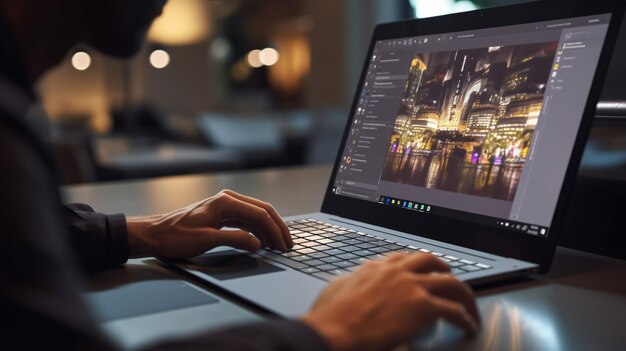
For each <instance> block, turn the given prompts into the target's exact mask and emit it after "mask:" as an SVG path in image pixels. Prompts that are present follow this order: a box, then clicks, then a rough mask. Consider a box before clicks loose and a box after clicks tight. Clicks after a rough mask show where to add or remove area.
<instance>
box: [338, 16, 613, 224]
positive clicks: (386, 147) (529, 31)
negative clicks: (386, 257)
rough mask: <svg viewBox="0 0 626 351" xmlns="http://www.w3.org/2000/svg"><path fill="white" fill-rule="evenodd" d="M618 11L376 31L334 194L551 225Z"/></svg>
mask: <svg viewBox="0 0 626 351" xmlns="http://www.w3.org/2000/svg"><path fill="white" fill-rule="evenodd" d="M609 18H610V16H609V15H598V16H591V17H583V18H573V19H566V20H560V21H553V22H542V23H534V24H526V25H517V26H510V27H501V28H489V29H482V30H475V31H469V32H462V33H447V34H439V35H431V36H423V37H413V38H398V39H391V40H384V41H378V42H377V43H376V45H375V48H374V51H373V52H372V55H371V58H370V62H369V66H368V67H366V72H365V77H364V80H363V83H362V89H361V92H360V95H359V99H358V101H357V106H356V107H355V111H354V116H353V119H352V126H351V129H350V130H349V135H348V139H347V141H346V144H345V147H344V150H343V155H342V162H341V163H340V165H339V169H338V173H337V174H336V177H335V183H334V192H335V194H337V195H341V196H349V197H354V198H359V199H364V200H369V201H377V202H380V197H381V196H382V195H385V196H386V197H389V198H390V199H396V198H408V199H410V200H408V202H407V205H408V203H411V202H413V204H415V202H416V200H418V201H419V203H428V204H430V206H432V208H433V209H435V208H436V209H438V210H437V211H436V215H445V216H450V217H455V218H459V219H464V220H468V221H473V222H477V223H481V224H485V225H491V226H499V227H502V228H506V229H509V230H515V231H522V232H525V233H528V234H531V235H540V236H546V235H547V233H548V227H549V225H550V223H551V221H552V216H553V213H554V208H555V206H556V201H557V199H558V195H559V192H560V188H561V185H562V182H563V177H564V174H565V170H566V167H567V163H568V161H569V156H570V153H571V150H572V147H573V143H574V140H575V135H576V133H577V131H578V126H579V122H580V118H582V111H583V109H584V105H585V102H586V97H587V94H588V91H589V89H590V85H591V81H592V78H593V73H594V71H595V67H596V65H597V60H598V58H599V53H600V49H601V47H602V44H603V42H604V36H605V35H606V29H607V27H608V24H607V23H608V20H609ZM538 179H541V182H539V181H537V180H538ZM384 204H385V205H387V203H384ZM401 204H404V201H403V202H402V203H401ZM400 207H402V206H400ZM413 209H414V208H413ZM418 212H419V211H418ZM433 212H435V211H433ZM433 212H431V214H435V213H433Z"/></svg>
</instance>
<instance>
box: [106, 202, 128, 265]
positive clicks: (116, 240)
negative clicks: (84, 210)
mask: <svg viewBox="0 0 626 351" xmlns="http://www.w3.org/2000/svg"><path fill="white" fill-rule="evenodd" d="M106 223H107V227H108V233H109V235H108V243H107V245H108V250H107V252H108V254H109V255H108V257H107V263H108V265H109V266H117V265H120V264H124V263H126V261H128V251H129V248H128V230H127V228H126V216H124V215H123V214H113V215H107V216H106Z"/></svg>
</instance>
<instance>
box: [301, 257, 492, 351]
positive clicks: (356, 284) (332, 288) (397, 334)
mask: <svg viewBox="0 0 626 351" xmlns="http://www.w3.org/2000/svg"><path fill="white" fill-rule="evenodd" d="M449 271H450V269H449V268H448V266H447V265H446V264H445V263H444V262H443V261H441V260H439V259H437V258H436V257H435V256H432V255H428V254H395V255H392V256H390V257H388V258H386V259H384V260H380V261H369V262H366V263H365V264H364V265H363V267H361V268H360V269H358V270H357V271H356V272H355V273H354V274H352V275H349V276H347V277H343V278H339V279H337V280H335V281H334V282H332V283H331V284H330V285H329V287H328V288H327V289H326V290H324V291H323V292H322V294H321V295H320V297H319V298H318V300H317V302H316V303H315V305H314V306H313V308H312V309H311V311H310V312H309V313H308V314H306V315H305V316H303V317H302V320H303V322H304V323H306V324H308V325H309V326H311V327H312V328H313V329H314V330H316V331H317V332H319V333H320V335H322V337H324V338H325V339H326V340H327V342H328V343H329V344H330V346H331V348H332V349H333V350H389V349H392V348H393V347H396V346H398V345H400V344H402V343H404V342H407V341H410V340H411V339H412V338H413V337H416V336H417V335H418V334H419V333H420V332H421V331H423V330H424V329H425V328H426V327H428V326H430V325H432V324H433V323H434V322H435V321H437V320H438V319H440V318H443V319H445V320H447V321H448V322H450V323H452V324H454V325H457V326H458V327H460V328H462V329H464V330H465V331H466V332H467V333H468V334H474V333H476V332H477V330H478V325H479V321H480V317H479V315H478V310H477V308H476V303H475V301H474V295H473V293H472V291H471V290H470V288H469V287H468V286H467V285H465V284H464V283H461V282H460V281H459V280H458V279H456V278H455V277H454V276H452V275H450V274H447V273H449ZM433 273H434V274H433ZM442 273H443V274H442Z"/></svg>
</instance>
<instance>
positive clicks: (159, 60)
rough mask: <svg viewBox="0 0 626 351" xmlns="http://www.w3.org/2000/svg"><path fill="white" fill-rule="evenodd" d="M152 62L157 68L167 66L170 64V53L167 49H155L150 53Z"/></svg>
mask: <svg viewBox="0 0 626 351" xmlns="http://www.w3.org/2000/svg"><path fill="white" fill-rule="evenodd" d="M150 64H151V65H152V67H154V68H157V69H162V68H165V67H167V65H169V64H170V54H168V53H167V51H165V50H154V51H153V52H152V53H151V54H150Z"/></svg>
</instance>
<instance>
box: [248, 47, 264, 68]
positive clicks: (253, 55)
mask: <svg viewBox="0 0 626 351" xmlns="http://www.w3.org/2000/svg"><path fill="white" fill-rule="evenodd" d="M260 56H261V50H252V51H250V53H248V57H247V62H248V64H249V65H250V67H254V68H258V67H261V66H263V63H262V62H261V57H260Z"/></svg>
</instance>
